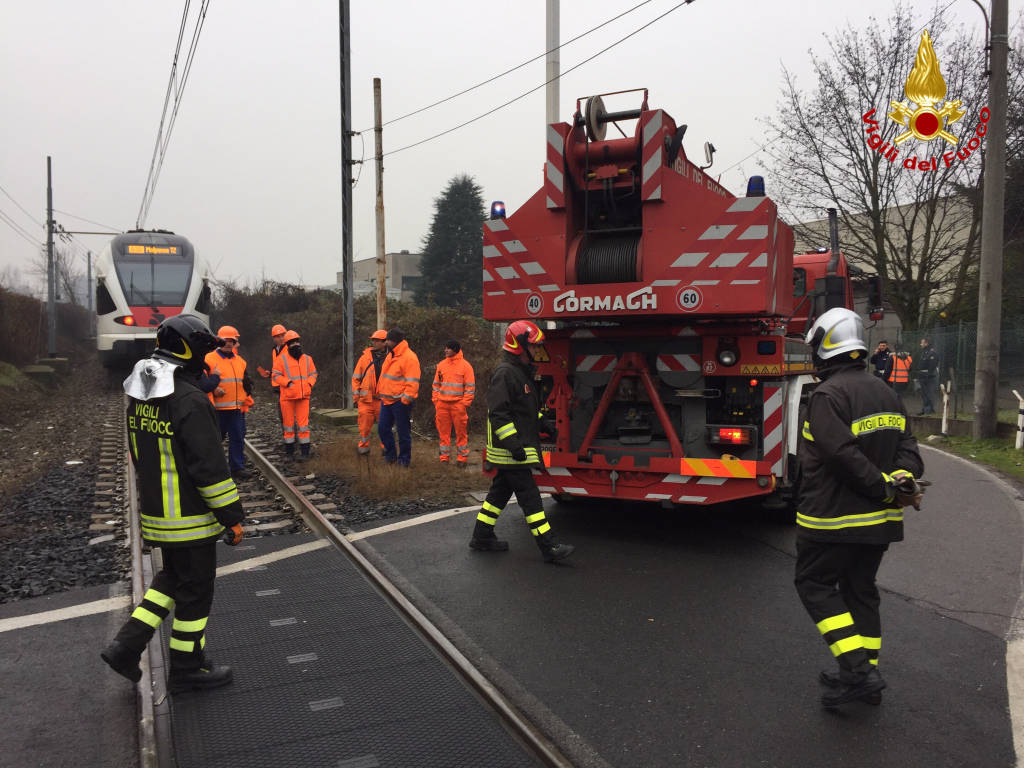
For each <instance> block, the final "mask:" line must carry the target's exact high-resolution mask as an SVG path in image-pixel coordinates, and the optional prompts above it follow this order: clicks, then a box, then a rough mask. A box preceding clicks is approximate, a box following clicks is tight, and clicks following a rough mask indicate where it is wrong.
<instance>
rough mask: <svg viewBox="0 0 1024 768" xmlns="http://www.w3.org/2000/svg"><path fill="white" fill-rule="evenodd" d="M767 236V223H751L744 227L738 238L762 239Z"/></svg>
mask: <svg viewBox="0 0 1024 768" xmlns="http://www.w3.org/2000/svg"><path fill="white" fill-rule="evenodd" d="M766 237H768V225H767V224H753V225H751V226H749V227H747V228H746V230H745V231H744V232H743V234H742V235H740V236H739V237H738V238H737V239H738V240H764V239H765V238H766Z"/></svg>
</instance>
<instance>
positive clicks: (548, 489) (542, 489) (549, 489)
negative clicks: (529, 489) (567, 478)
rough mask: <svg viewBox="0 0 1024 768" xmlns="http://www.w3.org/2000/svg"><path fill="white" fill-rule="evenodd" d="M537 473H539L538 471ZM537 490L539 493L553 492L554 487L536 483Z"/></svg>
mask: <svg viewBox="0 0 1024 768" xmlns="http://www.w3.org/2000/svg"><path fill="white" fill-rule="evenodd" d="M538 474H540V473H538ZM537 490H538V491H540V492H541V493H554V492H555V489H554V488H552V487H551V486H550V485H538V486H537Z"/></svg>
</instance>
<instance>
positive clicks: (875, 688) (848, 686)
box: [821, 667, 885, 709]
mask: <svg viewBox="0 0 1024 768" xmlns="http://www.w3.org/2000/svg"><path fill="white" fill-rule="evenodd" d="M838 680H839V687H838V688H836V689H835V690H832V691H829V692H828V693H824V694H822V696H821V703H822V705H823V706H824V707H825V708H826V709H834V708H835V707H838V706H839V705H840V704H848V703H849V702H851V701H857V699H865V700H866V699H867V697H868V696H870V695H871V694H874V693H877V694H881V692H882V689H883V688H885V680H883V679H882V676H881V675H880V674H878V670H877V669H875V668H874V667H872V668H871V669H870V670H868V671H867V672H861V673H856V672H841V673H840V674H839V675H838Z"/></svg>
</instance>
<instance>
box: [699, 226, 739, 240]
mask: <svg viewBox="0 0 1024 768" xmlns="http://www.w3.org/2000/svg"><path fill="white" fill-rule="evenodd" d="M734 229H736V225H735V224H712V225H711V226H710V227H708V228H707V230H706V231H705V232H704V234H703V235H701V236H700V237H698V238H697V239H698V240H721V239H722V238H724V237H727V236H728V235H729V233H730V232H732V231H733V230H734Z"/></svg>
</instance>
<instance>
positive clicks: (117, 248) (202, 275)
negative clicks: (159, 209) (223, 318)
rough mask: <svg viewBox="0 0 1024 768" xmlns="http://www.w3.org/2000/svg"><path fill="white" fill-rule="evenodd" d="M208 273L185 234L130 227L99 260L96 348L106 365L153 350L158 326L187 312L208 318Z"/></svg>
mask: <svg viewBox="0 0 1024 768" xmlns="http://www.w3.org/2000/svg"><path fill="white" fill-rule="evenodd" d="M210 294H211V290H210V272H209V267H208V265H207V263H206V262H205V261H204V260H202V259H200V258H199V257H198V256H196V253H195V249H194V248H193V247H192V243H190V242H189V241H188V240H187V239H186V238H184V237H182V236H181V235H176V234H174V233H173V232H168V231H166V230H162V229H157V230H150V231H143V230H130V231H128V232H126V233H124V234H123V235H118V236H117V237H115V238H114V239H113V240H111V241H110V243H109V244H108V245H107V246H106V247H105V248H104V249H103V251H102V252H101V253H100V256H99V258H98V260H97V262H96V349H97V351H98V352H99V356H100V361H101V362H102V363H103V365H105V366H107V367H108V368H113V367H120V366H123V365H126V364H131V363H133V362H134V361H135V360H138V359H139V358H140V357H143V356H144V355H147V354H148V353H149V352H151V351H152V349H153V347H154V346H155V344H156V329H157V326H158V325H160V323H162V322H163V321H164V319H166V318H168V317H173V316H174V315H177V314H181V313H183V312H187V313H190V314H194V315H197V316H198V317H201V318H202V319H203V321H204V322H207V323H209V321H210V318H209V313H210Z"/></svg>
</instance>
